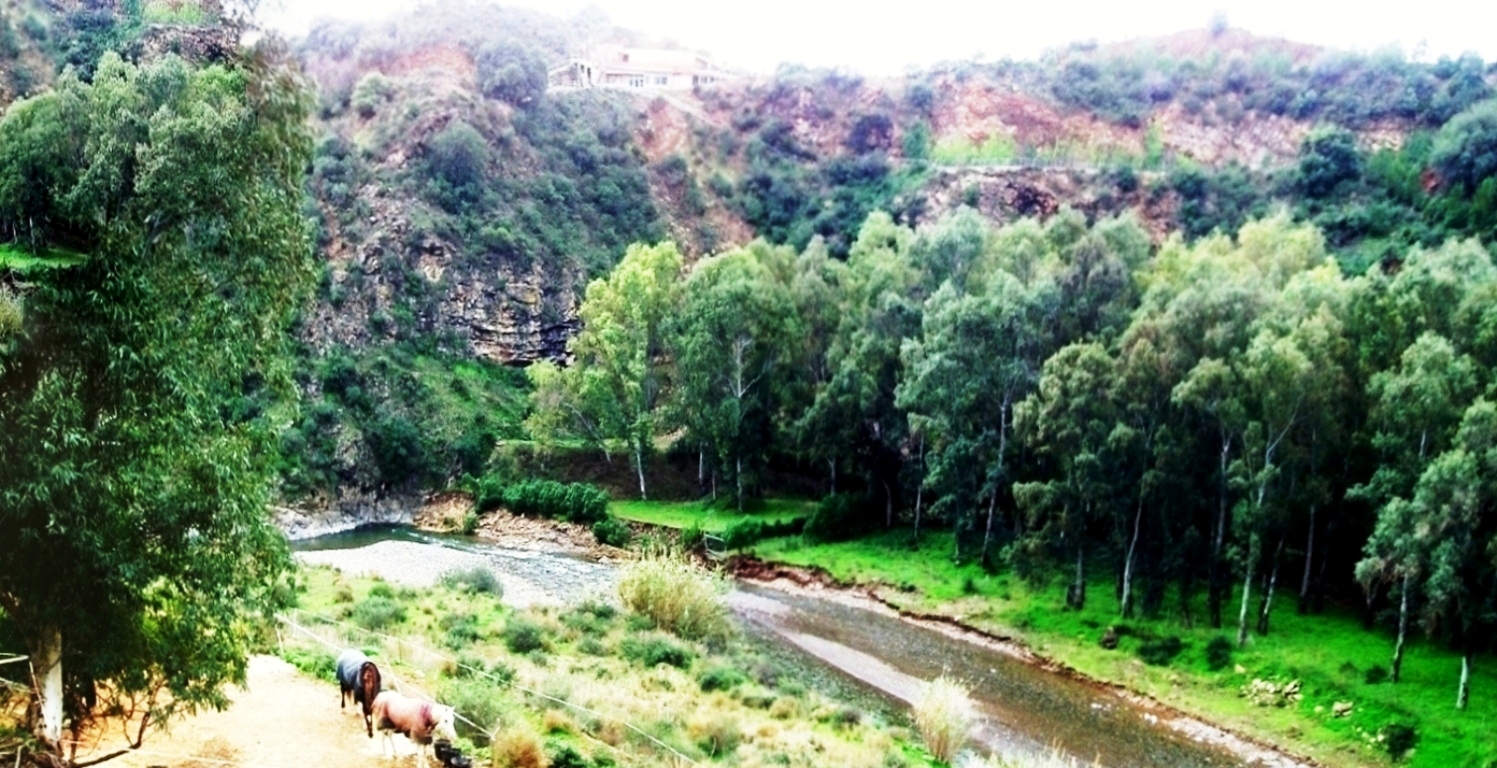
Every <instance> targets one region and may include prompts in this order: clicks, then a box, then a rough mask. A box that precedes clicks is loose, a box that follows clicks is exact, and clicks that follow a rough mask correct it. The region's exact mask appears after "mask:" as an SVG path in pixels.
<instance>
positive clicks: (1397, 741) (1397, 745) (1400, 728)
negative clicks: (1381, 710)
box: [1381, 723, 1419, 760]
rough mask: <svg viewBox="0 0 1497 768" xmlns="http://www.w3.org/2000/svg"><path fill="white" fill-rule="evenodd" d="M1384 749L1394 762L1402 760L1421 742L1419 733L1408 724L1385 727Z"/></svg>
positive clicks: (1394, 724) (1383, 734)
mask: <svg viewBox="0 0 1497 768" xmlns="http://www.w3.org/2000/svg"><path fill="white" fill-rule="evenodd" d="M1381 736H1382V737H1383V748H1384V749H1386V750H1388V754H1389V755H1390V756H1392V757H1393V759H1394V760H1402V759H1403V757H1404V755H1407V754H1408V753H1409V750H1411V749H1413V748H1414V744H1415V743H1416V742H1417V741H1419V733H1418V731H1415V730H1414V726H1412V725H1408V724H1407V723H1389V724H1387V725H1386V726H1383V732H1382V734H1381Z"/></svg>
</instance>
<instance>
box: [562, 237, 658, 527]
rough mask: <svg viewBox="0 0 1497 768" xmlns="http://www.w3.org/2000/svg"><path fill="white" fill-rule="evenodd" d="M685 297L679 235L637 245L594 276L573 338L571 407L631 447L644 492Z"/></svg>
mask: <svg viewBox="0 0 1497 768" xmlns="http://www.w3.org/2000/svg"><path fill="white" fill-rule="evenodd" d="M680 297H681V254H680V253H679V252H678V251H677V250H676V245H675V243H670V242H665V243H660V244H658V245H654V246H649V245H642V244H635V245H631V246H629V249H628V250H627V251H626V252H625V253H624V258H623V260H622V261H620V262H619V264H618V266H616V267H614V269H613V271H612V272H611V273H609V275H608V276H607V277H606V278H599V279H597V280H594V281H592V282H591V283H589V284H588V286H587V293H586V294H585V295H584V297H583V300H582V306H581V307H580V308H579V309H578V315H579V316H580V317H581V319H582V331H581V332H580V333H578V334H577V335H576V336H575V337H573V339H572V340H571V342H570V343H569V344H568V345H567V349H568V351H569V352H571V353H572V355H573V357H574V358H575V361H576V362H575V364H574V365H573V366H572V367H571V368H569V369H568V370H567V372H566V376H567V377H569V378H570V379H571V381H569V382H568V385H569V386H568V387H567V389H568V390H569V394H570V395H571V396H572V397H574V398H575V400H576V403H575V405H573V406H571V407H575V408H576V409H577V410H578V411H579V412H580V414H582V415H584V418H585V420H586V422H587V423H589V424H592V425H596V428H597V430H598V432H599V434H600V436H601V437H603V438H604V439H611V440H617V441H619V442H621V443H623V444H624V445H625V446H626V447H627V448H628V451H629V455H630V458H631V460H632V462H633V464H634V471H635V475H636V476H637V478H638V480H639V496H640V498H642V499H644V498H649V493H648V490H647V486H646V483H645V466H646V464H647V463H648V461H649V457H650V455H651V453H652V452H653V450H654V446H655V433H656V428H657V421H658V413H657V412H658V410H659V408H660V405H661V403H662V401H663V400H664V396H665V390H666V387H667V385H668V383H669V378H670V373H669V367H668V358H667V355H666V338H665V327H666V321H667V320H668V319H669V318H671V317H672V316H674V314H675V313H676V312H677V310H678V309H679V308H680V304H681V298H680ZM536 391H537V392H538V393H542V392H545V390H543V389H540V388H537V390H536ZM564 407H565V406H564Z"/></svg>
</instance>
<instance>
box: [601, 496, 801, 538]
mask: <svg viewBox="0 0 1497 768" xmlns="http://www.w3.org/2000/svg"><path fill="white" fill-rule="evenodd" d="M608 510H609V511H610V512H612V513H613V515H614V516H615V517H618V518H621V519H624V520H630V521H633V522H636V523H646V524H649V525H659V526H663V527H666V528H678V529H686V528H692V527H696V528H700V529H701V530H703V531H705V532H707V533H720V532H722V531H723V530H725V529H726V528H727V527H728V526H730V525H732V524H733V523H736V522H738V521H740V520H758V521H760V522H763V523H778V522H783V521H786V520H794V519H796V518H800V517H809V516H810V514H811V513H812V512H815V511H816V502H814V501H801V500H795V499H768V500H765V501H763V502H760V503H759V504H758V505H757V506H756V507H754V508H752V509H749V510H746V511H744V512H739V511H738V510H737V509H735V508H733V507H723V506H722V505H711V504H703V503H702V502H699V501H614V502H612V503H610V504H609V505H608Z"/></svg>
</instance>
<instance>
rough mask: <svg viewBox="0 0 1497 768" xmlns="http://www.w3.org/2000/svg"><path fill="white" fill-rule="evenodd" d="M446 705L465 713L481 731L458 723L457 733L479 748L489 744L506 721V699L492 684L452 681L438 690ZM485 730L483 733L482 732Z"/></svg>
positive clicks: (474, 680) (473, 680) (460, 722)
mask: <svg viewBox="0 0 1497 768" xmlns="http://www.w3.org/2000/svg"><path fill="white" fill-rule="evenodd" d="M437 694H438V696H439V698H440V700H441V701H442V703H444V704H446V705H448V706H450V707H453V708H454V709H456V710H457V711H459V712H461V713H463V717H466V718H468V719H469V720H472V721H473V722H475V723H477V724H478V726H479V727H478V728H474V727H473V726H471V725H468V724H467V723H465V722H463V721H462V720H458V721H457V722H456V723H454V725H456V726H457V734H458V735H459V736H462V737H464V738H467V739H469V740H471V741H472V742H473V743H474V744H475V745H477V746H480V747H481V746H484V745H486V744H488V743H489V734H490V733H492V732H493V730H494V727H495V726H497V725H498V724H499V722H500V721H501V720H503V719H504V700H503V697H502V696H500V694H499V689H497V688H495V687H494V686H493V685H492V684H491V683H490V682H489V681H487V680H481V679H472V678H469V679H464V680H448V681H446V682H444V683H443V684H442V685H441V687H440V688H438V690H437ZM480 729H483V730H480Z"/></svg>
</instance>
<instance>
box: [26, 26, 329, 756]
mask: <svg viewBox="0 0 1497 768" xmlns="http://www.w3.org/2000/svg"><path fill="white" fill-rule="evenodd" d="M308 104H309V98H308V92H307V90H306V89H305V88H304V87H303V86H302V84H301V82H300V80H299V79H298V78H296V77H294V76H293V75H291V74H289V71H288V70H284V69H281V67H280V65H278V64H276V63H275V61H274V60H273V59H272V58H270V57H268V56H264V55H252V56H251V57H249V58H247V59H244V60H241V61H239V62H236V63H235V65H234V66H233V67H232V68H224V67H218V66H215V67H209V68H206V69H202V70H197V71H194V70H191V69H189V68H188V67H187V65H185V64H183V63H182V62H181V61H180V60H178V59H175V58H170V57H169V58H166V59H163V60H161V61H159V62H156V63H153V64H150V65H145V66H142V67H139V68H137V67H135V66H133V65H130V64H126V63H124V62H123V61H121V60H120V59H119V57H117V56H115V55H113V54H110V55H106V56H105V57H104V58H103V60H102V61H101V62H100V63H99V67H98V71H97V73H96V75H95V77H94V80H93V82H92V84H86V83H83V82H81V81H80V80H78V79H76V78H74V77H69V76H65V77H64V78H63V80H62V81H61V83H60V84H59V86H58V89H57V90H56V91H55V92H52V93H48V94H45V95H42V96H38V97H36V98H35V99H32V100H30V101H28V102H24V103H22V104H18V105H17V106H16V107H15V108H14V109H13V110H12V112H11V114H10V115H8V116H7V118H6V120H5V121H4V122H3V123H0V146H4V147H6V148H7V153H6V155H5V157H4V159H3V160H0V179H5V180H6V183H8V184H14V183H27V182H28V181H29V182H30V183H36V184H39V185H45V190H46V191H45V194H44V195H42V196H41V197H42V199H44V200H46V201H47V203H46V206H45V209H44V210H43V213H45V214H46V216H45V217H43V218H41V219H39V220H41V221H45V222H47V225H46V228H45V229H43V230H41V231H38V232H36V233H35V234H37V235H40V236H41V237H40V240H32V239H30V238H28V240H29V242H32V243H37V244H39V245H40V244H44V245H66V246H68V247H71V248H74V249H76V250H79V251H81V252H83V253H84V254H85V258H84V259H83V261H82V263H80V264H77V265H76V266H72V267H70V268H64V269H55V270H49V271H46V272H38V273H34V274H32V275H30V276H28V281H29V282H30V284H31V288H30V292H29V293H28V295H27V297H26V313H25V319H24V326H23V330H22V331H21V333H20V335H19V336H18V338H17V340H16V342H15V346H14V347H13V348H12V349H10V350H9V351H8V352H5V353H3V355H4V357H3V360H0V453H3V455H4V456H5V457H6V460H5V461H4V462H0V608H3V609H4V617H5V620H6V621H7V622H8V623H9V624H10V625H11V626H12V628H13V629H14V630H15V631H16V632H17V634H19V635H20V636H21V637H24V638H25V640H26V644H27V647H28V650H29V652H30V654H31V659H32V664H33V665H34V668H35V670H36V677H37V680H38V683H39V685H38V686H37V689H36V691H35V692H34V694H33V695H34V697H35V709H34V712H35V716H34V727H35V730H36V733H37V735H38V737H39V738H40V739H41V740H42V741H43V742H44V743H45V744H46V745H47V746H48V748H49V749H51V750H52V751H53V752H55V753H56V754H58V755H59V756H60V755H61V754H62V743H63V742H62V734H63V729H64V727H65V726H67V725H69V724H71V725H72V727H73V728H74V730H75V731H76V729H77V728H78V727H79V726H81V725H83V724H85V723H86V721H87V719H88V717H89V715H90V713H91V711H92V708H91V707H89V706H88V702H91V701H92V700H93V698H94V697H95V696H96V695H97V696H98V697H99V698H101V699H102V700H104V702H106V704H107V705H106V706H104V707H102V708H103V709H106V710H107V709H111V708H115V707H117V708H119V710H121V711H125V712H127V713H133V714H135V715H137V716H140V717H141V719H140V720H139V723H140V731H138V732H137V733H136V734H135V740H134V746H139V744H140V740H141V738H142V737H143V735H144V733H145V731H146V729H147V728H149V727H155V726H159V725H161V724H162V723H164V722H165V721H166V720H167V719H168V718H169V717H171V716H172V715H173V714H176V713H180V712H184V711H192V710H195V709H197V708H199V707H203V706H212V707H223V706H225V705H227V703H228V702H227V699H226V698H225V697H224V695H223V694H222V693H221V691H220V688H221V686H223V685H224V684H225V683H229V682H240V683H242V682H243V680H244V672H245V660H246V655H247V652H248V647H249V642H250V638H251V636H252V628H251V624H250V622H251V618H252V616H253V615H254V614H256V613H257V612H260V611H262V610H267V611H268V610H269V609H270V608H271V607H272V606H273V604H274V599H273V587H274V585H275V582H276V580H277V578H278V577H279V575H280V574H281V573H282V571H283V569H284V568H285V567H286V566H287V562H288V561H287V554H286V551H285V544H284V539H283V538H282V537H281V535H280V534H279V533H278V532H276V531H275V529H274V528H273V527H272V526H271V524H270V522H269V519H268V514H267V507H268V503H269V492H270V485H271V483H270V481H271V477H272V471H273V467H274V462H273V457H274V455H275V442H274V437H275V435H274V429H273V428H272V424H271V421H272V420H271V419H270V418H269V417H268V416H267V414H268V413H271V412H273V411H270V410H267V409H269V408H270V406H269V405H266V406H265V407H264V408H260V409H251V411H250V412H249V413H245V412H243V411H241V410H240V409H235V408H229V407H227V405H226V404H228V403H231V402H235V401H237V400H239V399H240V398H242V397H244V396H245V395H246V393H249V394H250V395H253V396H254V397H256V398H258V399H259V402H263V403H267V404H269V403H273V402H274V401H275V400H276V399H277V398H279V397H283V396H285V395H287V394H289V393H290V392H291V391H292V387H291V382H290V377H289V375H288V374H287V371H286V367H285V365H284V362H283V359H284V352H285V349H284V347H285V341H286V338H287V336H286V334H285V328H286V326H287V324H288V323H289V321H290V319H291V316H292V314H293V312H294V311H295V310H296V309H297V307H298V306H299V305H300V302H301V300H302V299H303V298H305V296H306V295H307V289H308V288H309V287H310V283H311V280H310V278H311V269H310V255H311V248H310V243H309V240H308V236H307V234H308V233H307V231H306V227H305V223H304V220H303V219H302V217H301V213H300V210H301V203H302V199H303V194H304V193H303V186H302V184H303V172H304V169H305V168H306V167H307V164H308V163H309V162H310V159H311V141H310V137H309V136H308V134H307V130H306V120H307V115H308ZM17 115H21V117H19V118H17V117H16V116H17ZM27 115H30V116H31V117H30V118H28V117H26V116H27ZM37 115H51V116H52V117H51V118H49V119H56V120H59V121H61V123H62V124H63V125H66V126H69V130H68V131H66V132H63V133H61V134H49V133H47V132H37V131H34V130H32V128H34V127H36V126H35V124H34V123H32V124H30V125H28V121H29V120H30V119H32V118H34V117H35V116H37ZM59 141H60V142H62V144H61V146H59V145H58V143H57V142H59ZM38 157H45V158H64V159H65V160H66V162H67V163H68V170H67V171H65V172H55V173H51V174H46V175H43V176H40V177H30V178H28V174H30V173H31V172H33V171H34V170H35V169H37V168H38V167H39V166H38V164H37V163H36V162H34V160H35V159H36V158H38ZM56 170H57V169H54V171H56ZM0 186H3V185H0ZM12 188H13V187H12ZM30 212H31V211H26V210H20V209H18V208H17V207H14V205H13V199H6V200H5V201H4V202H3V203H0V219H3V220H4V221H7V222H12V223H14V222H17V221H18V220H19V217H20V216H22V215H25V214H29V213H30ZM11 231H20V228H12V229H11Z"/></svg>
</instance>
